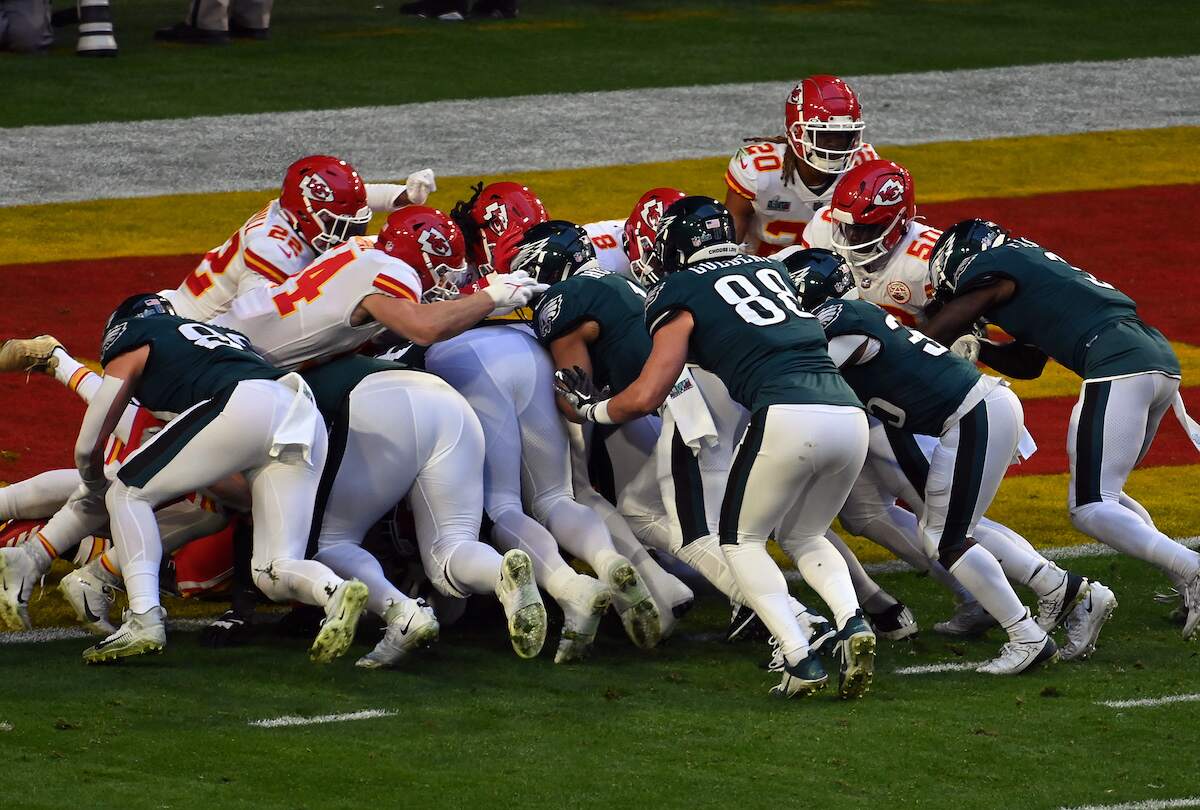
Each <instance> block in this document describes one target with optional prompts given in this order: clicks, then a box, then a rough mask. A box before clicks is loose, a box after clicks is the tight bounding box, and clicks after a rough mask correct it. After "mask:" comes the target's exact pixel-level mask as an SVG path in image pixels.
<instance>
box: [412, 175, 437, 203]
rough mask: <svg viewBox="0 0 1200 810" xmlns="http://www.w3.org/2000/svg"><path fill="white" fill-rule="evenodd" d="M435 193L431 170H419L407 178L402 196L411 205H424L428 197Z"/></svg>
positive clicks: (435, 185) (434, 182)
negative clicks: (406, 198)
mask: <svg viewBox="0 0 1200 810" xmlns="http://www.w3.org/2000/svg"><path fill="white" fill-rule="evenodd" d="M435 191H437V182H436V181H435V180H434V177H433V169H421V170H420V171H419V172H413V173H412V174H410V175H409V176H408V180H407V181H405V183H404V196H406V197H408V201H409V203H411V204H412V205H424V204H425V201H426V200H428V199H429V195H430V194H432V193H433V192H435Z"/></svg>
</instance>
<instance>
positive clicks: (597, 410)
mask: <svg viewBox="0 0 1200 810" xmlns="http://www.w3.org/2000/svg"><path fill="white" fill-rule="evenodd" d="M610 402H612V400H611V399H606V400H604V401H602V402H597V403H594V404H592V405H588V406H587V407H585V408H584V409H583V418H584V419H586V420H588V421H589V422H595V423H596V424H598V425H615V424H616V422H614V421H613V420H612V417H610V416H609V415H608V403H610Z"/></svg>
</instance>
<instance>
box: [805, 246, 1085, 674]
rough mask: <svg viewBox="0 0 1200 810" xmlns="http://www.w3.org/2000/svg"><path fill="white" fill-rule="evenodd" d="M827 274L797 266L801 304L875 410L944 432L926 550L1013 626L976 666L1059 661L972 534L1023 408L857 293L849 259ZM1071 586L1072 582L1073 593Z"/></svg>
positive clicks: (1012, 667) (1002, 670)
mask: <svg viewBox="0 0 1200 810" xmlns="http://www.w3.org/2000/svg"><path fill="white" fill-rule="evenodd" d="M834 267H835V268H836V269H835V270H834V271H833V272H832V273H830V274H828V275H824V274H822V273H821V272H820V271H819V270H812V269H810V270H808V271H807V272H805V271H801V272H800V273H798V276H799V281H800V284H798V285H797V290H798V291H799V293H800V303H801V306H803V307H804V308H805V309H806V310H809V311H811V312H812V313H813V314H814V315H816V316H817V319H818V320H819V321H820V322H821V326H822V327H823V328H824V330H825V335H826V337H827V338H828V339H829V354H830V356H831V357H832V358H833V362H834V363H835V364H837V366H838V367H839V368H840V369H841V372H842V376H843V377H844V378H845V379H846V382H847V383H849V384H850V387H851V388H853V389H854V392H855V393H856V394H857V395H858V397H859V399H861V400H862V401H863V402H865V403H867V410H868V412H869V413H870V414H871V415H872V416H874V417H875V418H876V419H878V420H879V421H880V422H883V423H884V424H886V425H889V426H891V427H892V428H894V429H896V430H899V431H903V432H905V433H916V434H923V435H927V436H937V437H939V438H938V446H937V447H936V448H935V449H934V451H933V457H932V459H931V460H930V464H929V472H928V477H927V481H926V485H925V491H924V493H923V497H922V499H921V502H922V504H923V509H922V513H921V523H920V533H921V541H922V544H923V548H924V552H925V554H926V555H927V556H928V557H931V558H934V559H937V560H938V561H939V562H941V564H942V565H943V566H945V567H946V569H947V570H948V571H949V572H950V573H951V574H953V575H954V576H955V577H956V578H958V579H960V580H961V581H962V582H963V584H964V585H966V587H967V588H969V589H970V591H971V593H972V594H974V595H975V597H976V598H977V599H978V600H979V602H980V603H981V604H982V605H983V606H984V607H985V608H986V609H987V611H988V613H990V614H991V615H992V617H993V618H995V619H996V621H997V622H998V623H999V624H1000V626H1001V627H1002V628H1003V629H1004V630H1005V632H1007V633H1008V637H1009V641H1008V643H1007V644H1005V645H1004V647H1003V649H1002V650H1001V654H1000V656H999V657H997V658H996V659H994V660H992V661H989V662H987V663H985V664H983V665H982V666H980V667H979V668H978V670H977V671H979V672H985V673H988V674H992V675H1015V674H1018V673H1020V672H1024V671H1025V670H1027V669H1029V668H1030V667H1032V666H1034V665H1037V664H1040V663H1044V662H1048V661H1052V660H1054V659H1055V658H1057V655H1058V648H1057V645H1056V644H1055V643H1054V640H1053V639H1052V638H1050V636H1049V634H1048V633H1047V632H1046V630H1045V629H1043V628H1042V627H1041V626H1039V624H1038V623H1037V622H1035V621H1034V620H1033V618H1032V617H1031V616H1030V613H1029V611H1028V610H1027V609H1026V608H1025V606H1024V605H1022V604H1021V602H1020V600H1019V599H1018V598H1017V595H1016V594H1015V593H1014V592H1013V590H1012V586H1011V585H1010V584H1009V583H1008V580H1007V579H1006V578H1005V576H1004V570H1003V569H1002V568H1001V566H1000V563H999V562H997V560H996V558H995V557H994V556H992V555H991V554H990V553H989V552H988V551H987V549H985V548H984V547H983V546H981V545H977V544H976V543H975V542H974V540H973V539H972V537H973V535H974V531H975V527H976V525H977V524H978V523H979V518H980V517H981V516H982V515H983V513H984V512H985V511H986V510H987V507H988V505H990V504H991V502H992V499H993V498H994V497H995V494H996V492H997V491H998V490H999V488H1000V483H1001V481H1002V480H1003V478H1004V473H1005V470H1007V468H1008V465H1009V464H1010V463H1011V462H1012V460H1013V458H1014V456H1015V455H1016V451H1017V441H1018V438H1019V436H1020V432H1021V425H1022V422H1023V421H1024V415H1023V412H1022V409H1021V403H1020V400H1018V399H1017V397H1016V395H1015V394H1013V393H1012V391H1011V390H1009V388H1008V386H1007V385H1005V384H1004V382H1003V380H1001V379H1000V378H999V377H991V376H984V375H981V374H980V373H979V370H978V369H976V368H975V366H974V365H973V364H972V363H970V362H968V361H967V360H965V359H963V358H961V357H959V356H958V355H956V354H953V353H951V352H950V350H949V349H947V348H946V347H944V346H940V345H938V344H937V343H934V342H933V341H931V340H929V339H928V338H926V337H925V336H924V335H922V334H921V333H920V332H916V331H913V330H911V329H909V328H908V327H905V326H904V325H903V324H901V323H900V322H899V321H898V320H896V318H895V317H894V316H892V315H889V314H888V313H886V312H884V310H883V309H881V308H880V307H877V306H875V305H874V304H871V303H869V302H866V301H862V300H860V299H858V298H857V296H852V297H849V298H846V297H843V296H844V294H845V293H846V292H848V291H851V290H853V289H854V281H853V278H852V277H851V275H850V272H849V271H848V270H847V269H846V268H845V266H844V265H842V264H835V265H834ZM1060 579H1061V580H1062V584H1061V589H1062V590H1063V591H1064V594H1063V596H1064V598H1061V599H1059V600H1058V604H1059V608H1058V610H1057V611H1055V615H1053V616H1050V617H1047V620H1048V622H1050V623H1051V624H1052V625H1057V624H1058V623H1059V622H1060V621H1061V619H1062V617H1064V616H1065V614H1066V612H1067V610H1069V609H1070V608H1071V607H1072V606H1073V604H1074V602H1073V601H1071V600H1068V599H1066V598H1065V597H1066V593H1065V592H1066V590H1067V587H1066V579H1067V577H1066V576H1065V574H1064V575H1063V576H1062V577H1060ZM1074 590H1077V589H1072V595H1073V592H1074Z"/></svg>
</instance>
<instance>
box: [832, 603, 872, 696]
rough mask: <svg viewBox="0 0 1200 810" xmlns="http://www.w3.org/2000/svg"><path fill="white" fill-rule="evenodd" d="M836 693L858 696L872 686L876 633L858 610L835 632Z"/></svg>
mask: <svg viewBox="0 0 1200 810" xmlns="http://www.w3.org/2000/svg"><path fill="white" fill-rule="evenodd" d="M838 635H839V636H840V640H839V641H838V648H837V651H838V657H839V658H840V659H841V669H840V670H839V672H838V697H840V698H841V699H842V700H850V699H852V698H860V697H862V696H863V695H865V694H866V693H867V690H869V689H870V688H871V679H872V677H873V676H874V671H875V634H874V633H873V632H871V627H870V625H868V624H867V620H866V619H865V618H863V612H862V611H861V610H859V611H857V612H856V613H855V614H854V616H853V617H851V619H850V620H849V621H848V622H846V625H845V626H844V627H843V628H842V629H841V632H840V633H838Z"/></svg>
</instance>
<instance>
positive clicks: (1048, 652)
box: [975, 635, 1058, 675]
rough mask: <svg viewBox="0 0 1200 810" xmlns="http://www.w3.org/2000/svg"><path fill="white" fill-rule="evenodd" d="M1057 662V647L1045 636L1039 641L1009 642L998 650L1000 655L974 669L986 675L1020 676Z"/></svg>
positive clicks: (1052, 640)
mask: <svg viewBox="0 0 1200 810" xmlns="http://www.w3.org/2000/svg"><path fill="white" fill-rule="evenodd" d="M1057 660H1058V645H1056V644H1055V643H1054V639H1052V638H1050V636H1048V635H1047V636H1045V637H1043V638H1042V639H1041V640H1039V641H1009V642H1008V643H1006V644H1005V645H1004V646H1003V647H1001V648H1000V655H999V656H998V657H996V658H993V659H992V660H991V661H988V662H987V663H985V664H981V665H979V666H978V667H976V668H975V671H976V672H982V673H984V674H986V675H1020V674H1021V673H1022V672H1025V671H1026V670H1028V669H1031V668H1033V667H1035V666H1038V665H1039V664H1051V663H1053V662H1055V661H1057Z"/></svg>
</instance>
